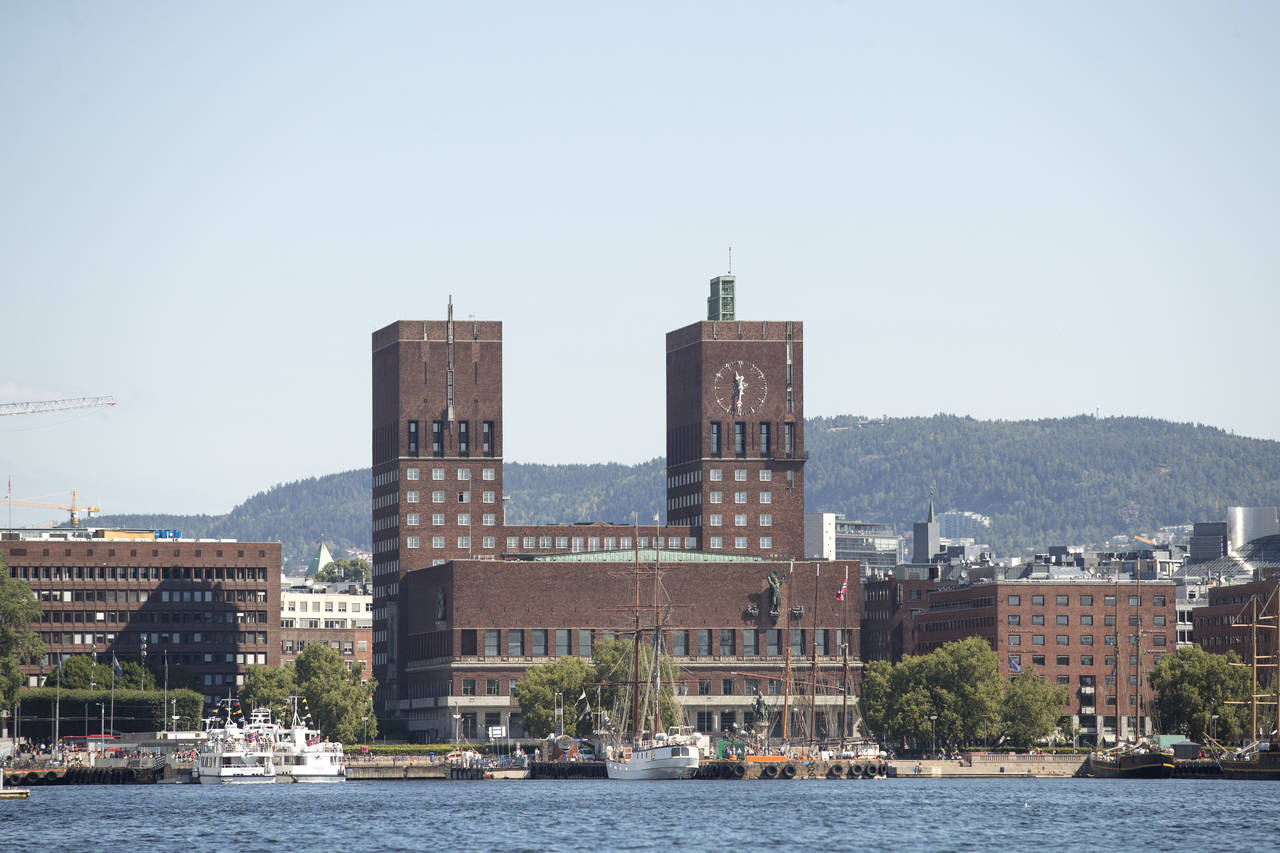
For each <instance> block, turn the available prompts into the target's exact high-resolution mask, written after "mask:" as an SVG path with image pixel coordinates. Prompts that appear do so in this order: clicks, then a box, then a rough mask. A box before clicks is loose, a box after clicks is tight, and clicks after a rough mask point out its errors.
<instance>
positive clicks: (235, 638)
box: [39, 631, 267, 666]
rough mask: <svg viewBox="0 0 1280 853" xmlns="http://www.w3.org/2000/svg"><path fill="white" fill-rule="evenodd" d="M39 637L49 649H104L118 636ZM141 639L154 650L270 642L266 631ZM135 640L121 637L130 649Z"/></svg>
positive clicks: (166, 634)
mask: <svg viewBox="0 0 1280 853" xmlns="http://www.w3.org/2000/svg"><path fill="white" fill-rule="evenodd" d="M39 635H40V639H41V640H42V641H43V642H44V643H45V645H54V646H60V645H71V646H81V645H86V646H87V645H103V644H115V642H116V634H115V633H114V632H111V631H100V632H93V631H89V632H79V631H40V632H39ZM138 636H139V637H141V638H143V639H147V638H149V639H147V641H148V642H149V643H150V644H151V645H152V646H153V647H160V646H168V645H170V644H173V645H179V644H182V643H199V644H201V645H228V644H231V643H238V644H240V645H245V644H247V643H257V644H259V645H266V642H267V635H266V632H265V631H193V632H181V631H174V632H172V633H170V632H168V631H157V632H155V633H150V634H148V633H146V632H143V633H140V634H139V635H138ZM131 639H132V638H129V637H126V635H124V634H121V635H120V642H121V643H122V644H126V645H127V644H128V641H129V640H131ZM133 642H134V644H137V642H138V641H136V640H134V641H133ZM175 657H176V656H175ZM44 659H45V665H48V664H49V655H45V656H44ZM54 665H55V666H56V665H57V661H56V659H55V660H54Z"/></svg>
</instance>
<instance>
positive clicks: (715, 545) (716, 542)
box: [707, 536, 724, 550]
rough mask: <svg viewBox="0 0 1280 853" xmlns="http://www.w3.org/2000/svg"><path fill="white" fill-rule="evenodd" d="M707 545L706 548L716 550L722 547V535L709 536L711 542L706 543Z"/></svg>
mask: <svg viewBox="0 0 1280 853" xmlns="http://www.w3.org/2000/svg"><path fill="white" fill-rule="evenodd" d="M707 547H708V548H711V549H712V550H718V549H720V548H723V547H724V537H722V536H712V537H711V542H710V543H709V544H708V545H707Z"/></svg>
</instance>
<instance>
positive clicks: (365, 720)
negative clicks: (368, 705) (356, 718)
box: [360, 714, 369, 744]
mask: <svg viewBox="0 0 1280 853" xmlns="http://www.w3.org/2000/svg"><path fill="white" fill-rule="evenodd" d="M360 723H361V725H363V726H364V732H363V734H362V735H361V737H360V742H361V743H366V744H367V743H368V742H369V715H368V714H366V715H364V716H362V717H361V718H360Z"/></svg>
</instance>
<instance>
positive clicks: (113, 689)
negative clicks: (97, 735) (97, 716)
mask: <svg viewBox="0 0 1280 853" xmlns="http://www.w3.org/2000/svg"><path fill="white" fill-rule="evenodd" d="M119 666H120V664H119V662H118V661H117V660H116V653H115V652H112V653H111V732H112V734H114V733H115V730H116V668H117V667H119Z"/></svg>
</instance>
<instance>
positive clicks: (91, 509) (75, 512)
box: [5, 489, 102, 527]
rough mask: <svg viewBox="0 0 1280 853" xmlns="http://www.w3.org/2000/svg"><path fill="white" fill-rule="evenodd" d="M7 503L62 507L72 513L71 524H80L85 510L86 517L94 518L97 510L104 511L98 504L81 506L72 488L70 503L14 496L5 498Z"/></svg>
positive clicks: (38, 506) (12, 504)
mask: <svg viewBox="0 0 1280 853" xmlns="http://www.w3.org/2000/svg"><path fill="white" fill-rule="evenodd" d="M5 503H6V504H7V505H9V506H25V507H35V508H37V509H61V510H65V511H66V512H69V513H71V526H72V527H79V526H80V513H81V512H83V513H84V514H85V516H86V517H88V518H92V517H93V514H94V513H95V512H102V508H101V507H96V506H79V505H78V504H77V503H76V490H75V489H72V490H71V503H70V504H56V503H47V502H45V501H31V500H16V499H14V498H5Z"/></svg>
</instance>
